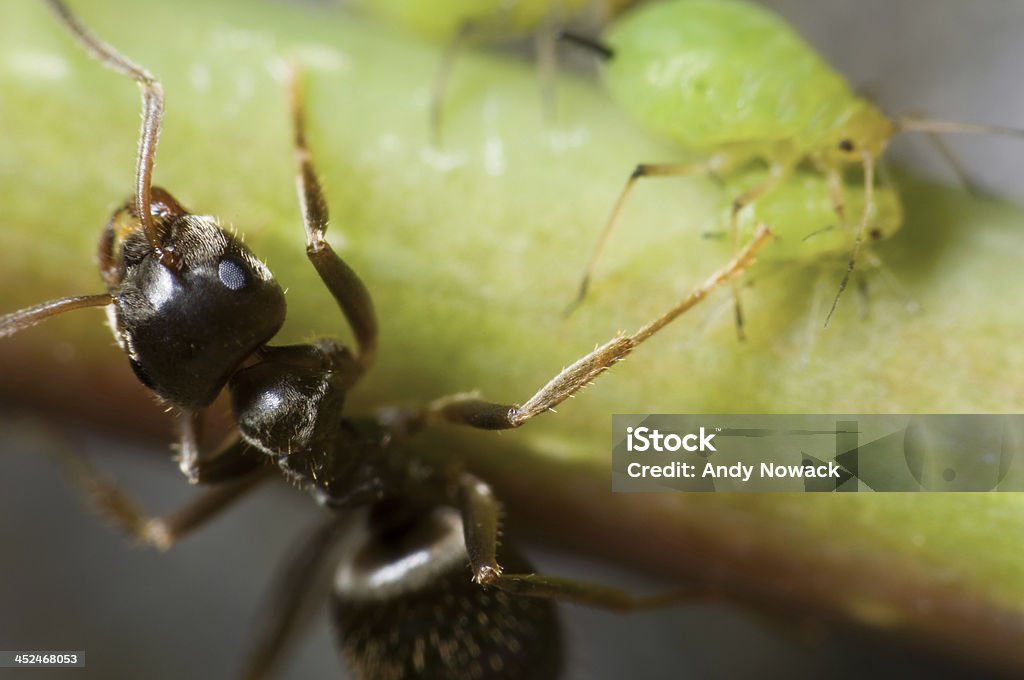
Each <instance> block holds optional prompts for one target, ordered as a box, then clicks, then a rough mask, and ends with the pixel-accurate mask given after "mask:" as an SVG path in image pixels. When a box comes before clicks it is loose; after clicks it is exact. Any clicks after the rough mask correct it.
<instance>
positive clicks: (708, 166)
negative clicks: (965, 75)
mask: <svg viewBox="0 0 1024 680" xmlns="http://www.w3.org/2000/svg"><path fill="white" fill-rule="evenodd" d="M570 38H571V39H574V40H576V41H577V42H580V43H582V44H584V45H587V46H589V47H591V48H593V49H595V50H596V51H597V52H598V53H600V54H601V56H602V57H604V62H605V69H604V76H605V81H606V83H607V86H608V88H609V90H610V91H611V94H612V96H613V98H614V99H616V101H618V102H619V104H620V105H621V106H622V107H623V108H625V109H626V110H627V111H628V112H629V113H630V114H632V115H633V116H634V117H635V118H636V120H637V121H638V122H639V123H640V124H641V125H643V126H644V127H645V128H646V129H648V130H651V131H652V132H654V133H656V134H659V135H661V136H662V137H664V138H666V139H670V140H672V141H674V142H676V143H677V144H679V145H680V146H682V147H685V148H686V149H687V150H689V151H692V152H697V153H699V154H703V155H704V158H705V160H703V161H701V162H698V163H689V164H641V165H638V166H637V168H636V170H634V172H633V175H632V176H631V177H630V179H629V181H628V182H627V184H626V187H625V189H624V190H623V192H622V194H621V195H620V196H619V199H618V201H617V202H616V204H615V207H614V208H613V210H612V213H611V216H610V217H609V219H608V222H607V223H606V224H605V228H604V231H603V232H602V234H601V236H600V239H599V241H598V244H597V246H596V248H595V250H594V253H593V255H592V257H591V259H590V262H589V264H588V265H587V269H586V271H585V274H584V277H583V280H582V282H581V285H580V290H579V294H578V297H577V300H576V303H575V304H579V303H580V302H582V300H583V298H584V296H585V295H586V291H587V287H588V285H589V281H590V278H591V275H592V273H593V271H594V267H595V265H596V263H597V261H598V259H599V257H600V254H601V251H602V250H603V248H604V245H605V243H606V241H607V240H608V236H609V234H610V233H611V231H612V227H613V225H614V224H615V222H616V220H617V218H618V215H619V212H620V211H621V209H622V206H623V204H624V202H625V200H626V198H627V196H628V195H629V193H630V191H631V190H632V188H633V186H634V185H635V182H636V181H637V180H638V179H640V178H641V177H650V176H673V175H674V176H678V175H688V174H697V173H713V174H716V175H719V176H723V177H726V178H728V177H730V176H731V175H732V174H733V173H735V172H736V171H737V170H739V169H742V168H746V167H748V166H750V165H751V164H756V165H758V166H762V167H767V169H768V170H767V173H765V175H764V177H763V179H762V180H761V181H760V182H759V183H757V184H754V185H751V186H748V187H746V188H744V189H743V190H741V191H742V193H739V194H737V196H736V198H735V200H734V201H733V208H732V216H731V218H730V223H731V224H730V231H731V232H732V235H733V236H732V240H733V244H734V247H735V244H737V243H740V242H741V240H740V238H739V233H738V230H737V224H736V222H737V219H738V217H737V216H738V215H739V213H741V212H742V211H743V209H744V208H745V207H746V206H749V205H751V204H754V203H756V202H758V201H760V200H767V198H766V197H769V196H773V195H775V194H777V193H779V192H788V191H793V188H792V187H790V186H789V183H790V182H791V181H792V180H791V179H790V178H791V177H792V176H793V174H794V173H795V172H797V171H798V169H800V170H801V171H803V170H804V169H805V168H806V169H808V170H809V171H811V172H814V173H817V174H818V175H819V177H820V182H819V183H820V184H821V185H822V186H821V191H822V194H823V195H824V196H826V197H827V200H828V201H829V202H830V203H831V209H832V212H833V215H834V217H833V222H835V223H838V224H839V225H841V226H843V227H844V228H843V229H841V230H839V231H840V232H845V235H844V236H843V237H840V236H839V233H837V234H836V235H834V237H830V238H813V239H806V240H802V239H801V238H799V235H800V234H801V233H802V232H803V231H806V227H807V225H808V224H809V223H811V222H812V220H809V219H808V216H807V215H806V214H803V213H801V212H800V209H799V207H798V206H797V204H796V203H794V204H793V207H792V211H793V212H786V211H783V210H778V211H777V215H775V216H773V218H772V219H771V221H770V226H771V227H772V230H773V232H775V233H776V234H780V235H782V237H783V238H784V239H786V240H787V241H788V242H789V243H790V244H792V247H793V248H796V249H804V250H806V253H807V254H804V255H802V257H804V258H807V257H813V256H815V255H816V254H817V255H822V254H826V253H834V252H835V248H845V249H846V252H849V253H850V257H849V264H848V267H847V270H846V273H845V274H844V276H843V279H842V282H841V283H840V285H839V293H838V294H837V295H836V298H835V302H833V305H832V310H830V311H829V317H831V314H832V311H834V310H835V303H836V302H838V300H839V297H840V295H841V294H842V292H843V290H844V289H845V287H846V284H847V282H848V280H849V276H850V273H851V272H852V271H853V268H854V264H855V262H856V259H857V254H858V252H859V250H860V246H861V243H862V241H863V240H864V239H865V237H874V238H884V237H887V236H889V235H891V234H892V233H893V232H895V231H896V229H898V228H899V216H900V215H901V211H900V210H899V208H898V205H899V201H898V196H896V194H895V193H894V192H891V191H888V192H887V193H886V195H885V198H884V201H885V204H886V205H885V206H882V205H881V204H882V201H883V199H882V193H881V192H880V190H879V189H878V188H877V187H876V186H875V167H876V164H877V161H878V158H879V157H880V156H881V155H882V153H883V152H884V151H885V148H886V145H887V144H888V141H889V139H890V138H891V137H892V136H893V135H894V134H896V133H897V132H900V131H904V130H920V131H925V132H932V133H935V132H973V133H995V134H1009V135H1015V136H1024V132H1022V131H1020V130H1011V129H1008V128H997V127H992V126H982V125H969V124H962V123H952V122H945V121H936V120H924V119H919V118H897V119H893V118H889V117H888V116H886V115H885V114H884V113H883V112H882V111H881V110H880V109H878V107H876V106H875V105H874V104H872V103H871V102H869V101H867V100H866V99H864V98H863V97H860V96H858V95H857V94H855V93H854V92H853V90H852V89H851V88H850V86H849V84H848V83H847V82H846V80H845V79H844V78H843V77H842V76H841V75H839V74H838V73H836V72H835V71H834V70H833V69H832V67H831V66H829V65H828V64H827V63H826V62H825V61H824V59H822V58H821V56H820V55H818V53H817V52H815V51H814V49H813V48H812V47H811V46H810V45H808V44H807V42H805V41H804V40H803V38H801V37H800V35H799V34H797V33H796V31H794V30H793V29H792V28H791V27H790V26H789V25H787V24H786V23H785V22H784V21H783V20H782V19H781V18H780V17H778V16H776V15H775V14H773V13H772V12H770V11H769V10H767V9H765V8H763V7H760V6H758V5H756V4H752V3H750V2H745V1H743V0H668V1H666V2H654V3H650V4H647V5H644V6H642V7H639V8H637V9H636V10H635V11H633V12H630V13H628V14H627V15H625V16H623V17H622V18H621V19H620V20H619V21H617V22H615V23H613V25H612V26H610V28H609V30H608V31H607V33H606V35H605V36H604V40H603V42H600V43H599V42H596V41H590V40H587V39H582V38H575V37H573V36H570ZM856 167H859V168H860V169H861V173H862V175H863V180H862V184H859V185H858V186H859V188H854V185H853V184H852V183H851V181H850V180H849V179H848V178H846V177H845V175H844V172H845V171H846V170H847V169H849V168H856ZM801 181H802V182H805V183H806V182H808V181H810V180H809V179H808V178H807V177H806V176H804V178H803V179H802V180H801ZM856 192H860V193H859V194H858V196H857V200H856V201H852V200H851V198H852V197H853V194H854V193H856ZM797 193H799V192H797ZM786 203H788V202H787V201H780V202H779V205H784V204H786ZM880 209H884V210H889V211H890V212H891V215H890V216H888V217H885V219H884V220H882V221H883V222H885V224H884V228H877V229H876V228H872V225H873V224H874V223H875V222H876V220H874V219H873V217H874V216H876V213H877V212H878V211H879V210H880ZM854 211H856V212H854ZM771 212H775V211H771ZM848 212H849V213H850V214H851V215H853V216H854V218H853V219H851V220H849V221H848V220H847V219H846V214H847V213H848ZM765 218H766V219H767V215H765ZM853 224H855V225H856V227H855V228H852V225H853ZM798 244H799V245H798ZM787 247H789V246H787ZM794 254H796V253H794ZM574 306H575V305H574ZM738 310H739V306H738V304H737V318H738V319H739V318H740V316H739V311H738ZM826 323H827V320H826Z"/></svg>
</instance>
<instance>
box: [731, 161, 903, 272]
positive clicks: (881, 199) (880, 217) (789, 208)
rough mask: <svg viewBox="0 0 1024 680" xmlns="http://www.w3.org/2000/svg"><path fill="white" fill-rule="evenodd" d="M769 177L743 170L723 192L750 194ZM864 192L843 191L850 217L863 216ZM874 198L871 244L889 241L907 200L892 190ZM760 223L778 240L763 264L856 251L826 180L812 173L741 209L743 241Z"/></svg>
mask: <svg viewBox="0 0 1024 680" xmlns="http://www.w3.org/2000/svg"><path fill="white" fill-rule="evenodd" d="M766 174H767V173H766V171H765V170H764V169H763V168H758V167H751V168H748V169H744V170H742V171H739V172H738V173H737V174H736V175H734V176H732V177H730V178H729V183H728V185H727V187H726V189H725V191H726V192H744V191H747V190H749V189H751V188H752V187H755V186H757V185H759V184H760V183H762V182H763V181H764V180H765V179H766ZM865 194H866V192H865V191H864V187H863V186H860V185H858V184H848V185H846V186H845V187H844V196H845V200H846V208H847V211H848V212H849V213H850V214H854V215H860V214H862V213H863V211H864V201H865V198H866V195H865ZM730 195H734V194H732V193H731V194H730ZM872 198H873V201H874V210H873V211H872V214H871V216H870V218H869V220H868V223H867V226H866V228H865V237H866V241H867V242H869V243H871V242H875V241H881V240H883V239H887V238H889V237H890V236H892V235H893V234H895V233H896V232H897V231H898V230H899V228H900V226H901V225H902V224H903V202H902V201H901V200H900V195H899V192H897V190H896V189H895V188H894V187H893V186H891V185H880V186H876V187H875V188H874V191H873V192H872ZM731 213H732V206H731V205H730V206H728V207H726V208H724V210H723V215H722V217H723V221H722V224H728V223H729V220H730V219H731ZM760 224H768V225H772V233H773V234H774V237H775V238H773V239H772V241H771V243H769V244H768V245H767V246H765V248H764V249H763V250H762V251H761V255H760V258H759V259H761V260H769V259H771V260H779V261H796V262H801V261H803V262H806V261H813V260H817V259H819V258H821V257H823V256H826V255H843V254H846V255H848V254H849V252H850V249H851V248H852V247H853V238H854V230H853V229H851V228H850V226H851V225H849V224H843V223H841V222H840V221H839V220H838V219H837V216H836V212H835V206H834V205H833V204H832V201H831V199H830V198H829V192H828V186H827V182H826V179H825V177H824V176H822V175H821V174H820V173H817V172H814V171H813V170H798V171H796V172H794V173H793V174H792V175H791V176H790V177H788V178H787V179H786V181H785V182H783V183H782V184H780V185H779V187H778V188H777V189H775V191H773V192H771V193H770V194H768V195H766V196H764V198H762V199H761V200H759V201H757V202H755V203H753V204H751V205H749V206H747V207H746V208H745V209H743V210H741V211H740V212H739V213H738V214H737V215H736V225H737V229H738V237H739V240H740V242H741V243H745V242H746V241H748V240H749V239H750V237H751V235H752V234H753V233H754V231H755V230H756V228H757V226H758V225H760Z"/></svg>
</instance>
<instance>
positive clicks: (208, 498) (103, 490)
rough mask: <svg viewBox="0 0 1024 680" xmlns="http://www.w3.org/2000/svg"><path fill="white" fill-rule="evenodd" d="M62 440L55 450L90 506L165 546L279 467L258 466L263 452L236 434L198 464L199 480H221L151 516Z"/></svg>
mask: <svg viewBox="0 0 1024 680" xmlns="http://www.w3.org/2000/svg"><path fill="white" fill-rule="evenodd" d="M62 444H63V445H61V446H57V447H55V450H57V451H58V453H59V456H60V462H61V465H62V467H63V468H64V470H65V472H66V475H65V476H66V477H67V479H68V480H69V481H70V483H71V484H72V486H74V487H75V489H76V490H77V491H78V492H79V493H80V494H81V496H82V498H83V499H84V500H85V502H86V503H87V504H88V505H89V507H90V508H92V509H93V510H94V511H96V512H97V513H98V514H99V515H100V516H101V517H103V518H104V519H105V520H106V521H107V522H109V523H110V524H112V525H113V526H114V527H116V528H117V529H119V530H120V531H122V532H123V533H125V534H127V535H128V536H130V537H132V538H134V539H135V540H136V541H138V542H139V543H142V544H144V545H148V546H151V547H154V548H157V549H160V550H167V549H168V548H170V547H171V546H172V545H173V544H174V543H177V542H178V541H179V540H181V539H182V538H184V537H185V536H187V535H188V534H189V533H191V532H192V531H193V530H194V529H197V528H199V527H200V526H202V525H203V524H205V523H206V522H207V521H208V520H210V519H212V518H213V517H215V516H216V515H218V514H219V513H220V512H221V511H222V510H224V509H226V508H228V507H230V506H231V504H232V503H234V501H236V500H238V499H239V498H241V497H243V496H244V495H245V494H246V493H248V492H249V491H251V490H252V489H253V488H255V487H256V486H257V485H259V483H261V482H263V481H264V480H266V479H268V478H270V477H271V476H272V474H273V473H274V472H275V471H276V469H275V468H273V467H271V466H266V467H262V468H257V465H258V464H259V463H260V462H262V459H263V456H262V454H260V453H259V452H258V451H256V450H254V449H252V448H251V447H249V445H248V444H246V443H245V442H242V441H240V440H237V441H235V442H233V443H231V444H229V445H228V446H227V447H226V448H225V449H224V450H223V451H222V452H219V453H218V454H216V455H215V456H214V457H212V458H211V459H210V461H208V462H201V463H200V465H199V467H198V470H199V481H200V483H211V484H216V486H213V487H212V488H210V489H206V490H204V491H203V492H202V493H201V494H200V495H199V496H197V497H195V498H193V499H192V500H190V501H189V502H188V503H186V504H185V505H184V506H182V507H181V508H179V509H178V510H176V511H174V512H171V513H168V514H166V515H163V516H160V517H150V516H149V515H147V514H146V512H145V510H144V509H143V508H142V506H141V505H140V504H139V503H138V502H137V501H136V500H135V499H134V498H132V497H131V496H130V495H129V494H128V493H127V492H126V491H125V490H124V489H122V488H121V487H120V486H119V485H118V484H116V483H115V482H113V481H111V480H110V479H109V478H107V477H106V476H104V475H103V474H102V473H100V472H99V470H97V469H96V468H95V467H93V465H92V464H91V463H89V461H88V460H86V459H85V458H84V457H83V456H82V455H81V454H79V453H78V452H77V451H71V450H70V447H69V446H68V445H67V444H66V443H65V442H62Z"/></svg>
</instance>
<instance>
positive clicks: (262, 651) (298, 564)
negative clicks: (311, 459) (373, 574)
mask: <svg viewBox="0 0 1024 680" xmlns="http://www.w3.org/2000/svg"><path fill="white" fill-rule="evenodd" d="M346 519H347V518H342V519H340V520H339V518H338V517H337V516H336V515H335V514H334V513H332V516H331V517H330V519H329V520H328V521H326V522H324V523H322V524H321V525H320V526H318V527H317V528H316V530H315V531H313V532H312V533H310V534H309V535H308V536H304V537H303V538H302V540H301V541H300V542H299V544H298V545H297V546H296V547H295V548H294V549H293V550H291V551H290V552H289V555H290V557H289V558H288V561H287V563H285V564H284V565H283V567H282V569H281V571H280V572H279V573H278V574H277V575H276V576H275V578H274V583H273V585H272V586H271V592H270V597H269V598H268V599H267V601H266V602H265V603H264V604H263V605H262V606H261V611H260V615H259V616H258V618H257V621H258V624H257V629H256V633H255V635H254V637H255V643H254V644H253V646H252V650H251V651H250V652H249V654H248V657H247V658H246V661H245V665H244V666H243V670H242V672H241V674H239V676H238V677H239V678H240V680H258V679H260V678H267V677H270V676H271V674H272V673H273V671H274V669H275V667H276V665H277V663H278V662H279V661H280V659H281V657H282V656H283V654H284V653H285V652H286V651H287V649H288V646H289V643H290V642H291V641H292V640H295V639H296V638H298V637H300V636H301V633H302V628H303V626H302V624H303V623H305V622H306V621H307V620H308V619H309V618H310V617H309V616H308V614H309V613H312V612H311V611H310V610H312V609H313V608H314V606H315V605H317V604H319V603H320V601H321V600H320V597H321V596H322V590H323V588H321V587H318V586H319V585H320V582H321V581H322V580H324V579H325V577H326V576H329V573H330V572H329V569H330V568H333V566H334V560H333V559H332V556H333V554H334V551H333V550H332V547H334V546H335V545H336V544H337V543H338V539H339V538H341V537H342V536H344V535H345V533H346V532H347V531H348V530H349V528H350V527H349V522H347V521H346Z"/></svg>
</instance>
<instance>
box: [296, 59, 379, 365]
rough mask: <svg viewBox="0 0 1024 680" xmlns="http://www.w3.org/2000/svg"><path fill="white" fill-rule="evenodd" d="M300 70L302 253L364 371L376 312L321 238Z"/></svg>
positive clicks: (323, 228) (321, 212)
mask: <svg viewBox="0 0 1024 680" xmlns="http://www.w3.org/2000/svg"><path fill="white" fill-rule="evenodd" d="M300 80H301V74H300V73H299V71H298V67H297V66H296V65H294V64H293V65H292V73H291V114H292V125H293V127H294V145H295V160H296V163H297V165H298V175H297V177H296V185H297V188H298V192H299V205H300V207H301V209H302V221H303V223H304V224H305V227H306V255H307V256H308V257H309V261H310V262H311V263H312V264H313V267H314V268H315V269H316V271H317V274H319V275H320V279H321V280H322V281H323V282H324V285H325V286H326V287H327V290H329V291H330V293H331V295H332V296H333V297H334V299H335V300H336V301H337V303H338V306H339V307H341V311H342V313H343V314H344V315H345V319H346V320H347V321H348V324H349V326H350V327H351V328H352V332H353V333H354V334H355V337H356V344H357V345H358V348H359V349H358V356H357V357H356V361H357V363H358V364H359V367H360V368H361V369H362V370H363V371H365V370H366V369H367V368H369V367H370V366H371V365H372V364H373V361H374V358H375V357H376V354H377V314H376V312H375V311H374V308H373V300H372V299H371V298H370V292H369V291H368V290H367V289H366V285H365V284H364V283H363V282H362V280H361V279H360V278H359V276H358V275H357V274H356V273H355V271H353V269H352V268H351V267H349V266H348V265H347V264H345V262H344V261H343V260H342V259H341V258H340V257H338V255H337V253H335V252H334V249H333V248H331V246H330V245H329V244H328V243H327V241H325V240H324V234H325V233H326V232H327V222H328V212H327V201H326V200H325V199H324V194H323V190H322V189H321V188H320V181H319V180H318V179H317V175H316V169H315V168H314V167H313V158H312V156H311V155H310V152H309V147H308V145H307V144H306V131H305V122H304V119H303V113H302V84H301V82H300Z"/></svg>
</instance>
